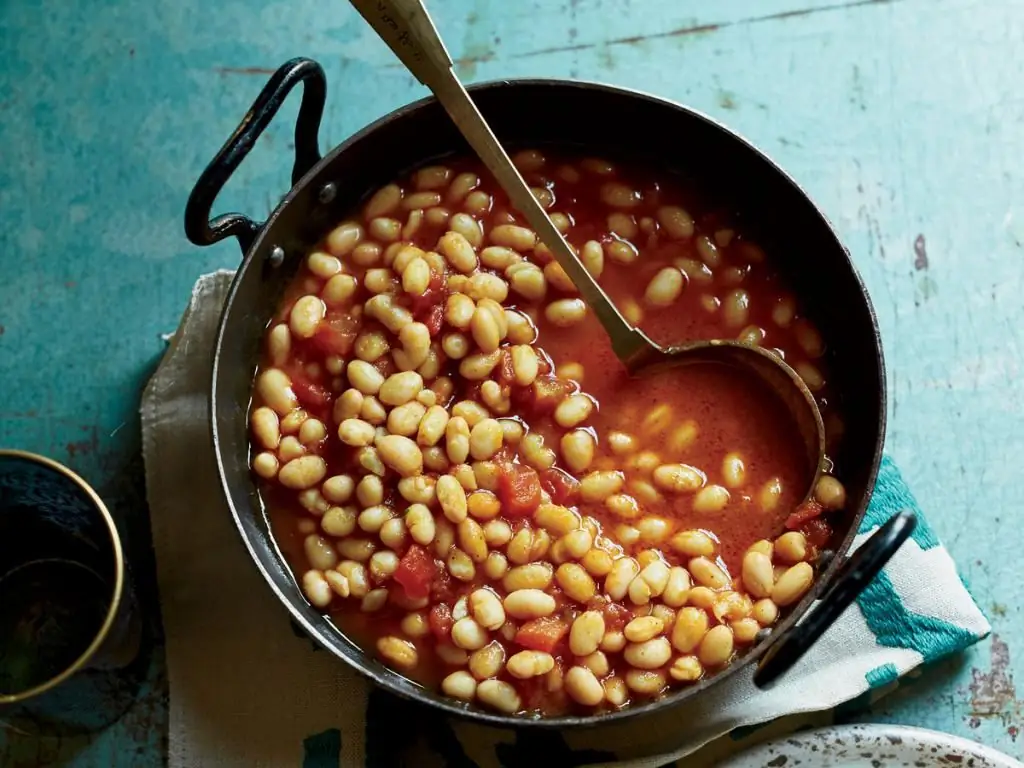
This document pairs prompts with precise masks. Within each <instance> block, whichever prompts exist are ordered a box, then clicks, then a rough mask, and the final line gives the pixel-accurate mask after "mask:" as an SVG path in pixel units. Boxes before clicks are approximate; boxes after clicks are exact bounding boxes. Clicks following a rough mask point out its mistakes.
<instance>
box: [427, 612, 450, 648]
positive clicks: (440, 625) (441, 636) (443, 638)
mask: <svg viewBox="0 0 1024 768" xmlns="http://www.w3.org/2000/svg"><path fill="white" fill-rule="evenodd" d="M427 622H428V623H429V624H430V631H431V632H433V633H434V637H436V638H437V641H438V642H439V643H442V642H447V641H448V640H449V639H450V638H451V634H452V625H453V624H454V623H455V620H454V619H453V618H452V609H451V608H450V607H449V606H448V603H438V604H437V605H435V606H434V607H433V608H431V609H430V615H429V616H428V617H427Z"/></svg>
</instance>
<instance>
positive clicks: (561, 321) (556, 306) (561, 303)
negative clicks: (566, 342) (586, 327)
mask: <svg viewBox="0 0 1024 768" xmlns="http://www.w3.org/2000/svg"><path fill="white" fill-rule="evenodd" d="M586 316H587V305H586V304H585V303H584V301H583V299H556V300H555V301H552V302H551V303H550V304H548V305H547V307H545V309H544V317H546V318H547V320H548V322H549V323H551V324H552V325H554V326H555V327H556V328H570V327H572V326H574V325H577V324H578V323H579V322H580V321H581V320H583V318H584V317H586Z"/></svg>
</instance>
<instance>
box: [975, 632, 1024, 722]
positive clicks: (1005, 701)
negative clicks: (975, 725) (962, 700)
mask: <svg viewBox="0 0 1024 768" xmlns="http://www.w3.org/2000/svg"><path fill="white" fill-rule="evenodd" d="M990 653H991V661H990V665H989V671H988V672H982V671H981V670H980V669H972V670H971V684H970V695H971V701H970V706H971V714H972V715H974V716H976V717H996V716H1000V715H1003V714H1009V713H1008V710H1009V709H1010V708H1011V707H1013V708H1017V707H1019V704H1020V702H1018V701H1017V689H1016V688H1015V687H1014V684H1013V675H1012V674H1011V673H1010V671H1009V670H1010V648H1009V646H1008V645H1007V644H1006V643H1005V642H1004V641H1003V640H1002V638H1000V637H999V635H995V634H994V635H992V645H991V650H990Z"/></svg>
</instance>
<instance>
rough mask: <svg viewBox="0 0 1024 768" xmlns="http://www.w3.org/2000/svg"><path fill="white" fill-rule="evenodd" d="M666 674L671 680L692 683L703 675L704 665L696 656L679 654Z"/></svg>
mask: <svg viewBox="0 0 1024 768" xmlns="http://www.w3.org/2000/svg"><path fill="white" fill-rule="evenodd" d="M668 674H669V677H671V678H672V679H673V680H678V681H679V682H684V683H692V682H694V681H696V680H700V679H701V677H703V676H704V667H702V666H701V663H700V659H698V658H697V657H696V656H680V657H679V658H677V659H676V660H675V661H674V662H672V666H671V667H670V668H669V670H668Z"/></svg>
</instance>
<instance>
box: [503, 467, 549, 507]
mask: <svg viewBox="0 0 1024 768" xmlns="http://www.w3.org/2000/svg"><path fill="white" fill-rule="evenodd" d="M540 492H541V487H540V478H539V477H538V476H537V470H535V469H534V468H533V467H528V466H526V465H525V464H512V463H511V462H509V463H506V464H502V465H501V474H500V475H499V476H498V497H499V498H500V499H501V507H502V511H503V512H504V513H505V515H506V516H507V517H529V516H530V515H532V514H533V511H534V510H535V509H536V508H537V507H539V506H540Z"/></svg>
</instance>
